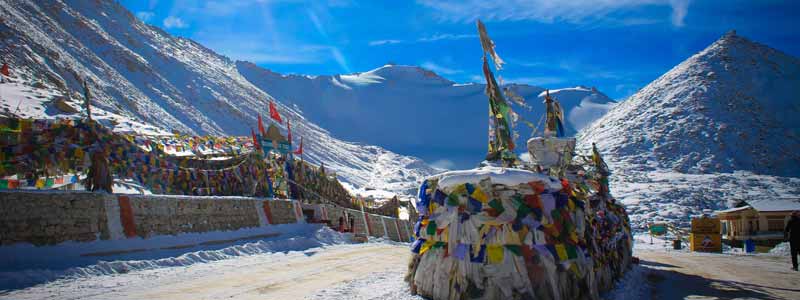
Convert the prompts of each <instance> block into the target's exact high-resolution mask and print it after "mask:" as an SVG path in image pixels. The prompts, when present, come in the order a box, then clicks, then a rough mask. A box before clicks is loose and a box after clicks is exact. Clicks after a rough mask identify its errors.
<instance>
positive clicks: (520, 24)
mask: <svg viewBox="0 0 800 300" xmlns="http://www.w3.org/2000/svg"><path fill="white" fill-rule="evenodd" d="M121 3H122V4H123V5H125V6H126V7H127V8H129V9H130V10H131V11H132V12H133V13H134V14H136V15H137V16H138V17H139V18H140V19H142V20H144V21H145V22H147V23H149V24H152V25H156V26H159V27H161V28H163V29H165V30H166V31H168V32H170V33H172V34H174V35H178V36H183V37H188V38H191V39H193V40H195V41H197V42H199V43H201V44H203V45H205V46H206V47H208V48H210V49H213V50H215V51H216V52H218V53H221V54H224V55H226V56H228V57H230V58H232V59H238V60H247V61H251V62H254V63H256V64H258V65H260V66H262V67H264V68H267V69H270V70H273V71H276V72H280V73H294V74H308V75H331V74H342V73H352V72H363V71H368V70H371V69H374V68H377V67H379V66H382V65H384V64H386V63H387V62H393V63H396V64H406V65H419V66H422V67H425V68H427V69H430V70H433V71H435V72H437V73H438V74H439V75H441V76H443V77H446V78H448V79H450V80H453V81H456V82H482V81H483V79H482V78H481V76H480V72H481V67H480V66H481V60H480V59H481V48H480V43H479V41H478V38H477V35H476V28H475V22H474V21H475V20H476V19H477V18H480V19H482V20H483V21H484V23H486V25H487V28H488V30H489V34H490V35H491V37H492V38H493V39H494V41H495V42H496V44H497V51H498V53H499V54H500V56H501V57H502V58H503V59H504V60H505V61H506V63H507V64H506V65H505V66H504V68H503V70H502V72H500V75H501V76H502V77H503V78H504V79H505V82H517V83H527V84H532V85H537V86H541V87H545V88H562V87H571V86H576V85H585V86H595V87H597V88H598V89H599V90H600V91H602V92H604V93H606V94H607V95H609V96H610V97H611V98H613V99H617V100H622V99H624V98H626V97H627V96H629V95H631V94H633V93H635V92H636V91H637V90H638V89H640V88H642V87H643V86H645V85H646V84H648V83H649V82H651V81H652V80H654V79H656V78H657V77H658V76H660V75H662V74H663V73H665V72H667V71H669V69H671V68H672V67H673V66H675V65H676V64H678V63H680V62H681V61H683V60H685V59H686V58H688V57H689V56H691V55H692V54H694V53H697V52H698V51H700V50H702V49H704V48H705V47H707V46H708V45H709V44H711V43H712V42H714V41H715V40H717V39H718V38H719V37H720V36H722V35H723V34H724V33H725V32H727V31H728V30H730V29H735V30H737V32H738V33H739V34H740V35H743V36H745V37H747V38H749V39H751V40H754V41H757V42H760V43H764V44H767V45H769V46H771V47H773V48H776V49H779V50H782V51H784V52H786V53H789V54H791V55H793V56H796V57H798V56H800V1H792V2H790V1H786V3H784V2H783V1H769V0H763V1H737V0H730V1H690V0H645V1H630V0H595V1H587V0H583V1H558V0H529V1H518V0H505V1H491V0H489V1H487V0H463V1H447V0H439V1H432V0H430V1H429V0H418V1H351V0H327V1H326V0H318V1H303V0H210V1H202V0H121ZM335 134H336V135H340V136H341V137H342V138H344V139H345V140H348V138H347V134H344V133H341V132H340V133H335ZM380 146H383V147H386V148H387V149H390V150H393V151H397V152H399V153H403V154H409V155H414V156H418V157H421V158H423V159H425V160H426V161H428V162H432V163H434V164H438V165H440V166H446V167H457V168H465V167H471V166H473V165H474V162H477V161H480V160H481V158H482V157H483V155H484V153H485V144H483V143H482V142H481V143H476V146H475V148H474V149H472V148H470V149H461V150H463V151H461V152H458V151H454V150H453V149H449V150H447V151H446V152H442V151H438V152H437V150H435V149H428V148H430V147H425V148H426V149H419V148H420V147H412V148H410V149H409V147H405V148H404V147H403V145H400V144H392V145H380ZM462 152H463V153H462ZM441 162H447V164H442V163H441Z"/></svg>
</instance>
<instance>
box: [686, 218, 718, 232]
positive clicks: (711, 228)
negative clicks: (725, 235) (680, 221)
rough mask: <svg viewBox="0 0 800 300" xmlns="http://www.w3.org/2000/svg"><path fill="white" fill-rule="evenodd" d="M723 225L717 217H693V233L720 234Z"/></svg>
mask: <svg viewBox="0 0 800 300" xmlns="http://www.w3.org/2000/svg"><path fill="white" fill-rule="evenodd" d="M721 227H722V226H721V225H720V221H719V218H717V217H708V216H702V217H699V218H693V219H692V233H702V234H720V233H721V231H720V228H721Z"/></svg>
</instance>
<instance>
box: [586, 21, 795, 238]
mask: <svg viewBox="0 0 800 300" xmlns="http://www.w3.org/2000/svg"><path fill="white" fill-rule="evenodd" d="M798 93H800V60H799V59H797V58H795V57H792V56H789V55H787V54H785V53H782V52H780V51H778V50H775V49H772V48H769V47H768V46H765V45H762V44H758V43H755V42H752V41H750V40H748V39H746V38H744V37H740V36H738V35H736V34H735V33H734V32H729V33H727V34H725V35H724V36H722V37H721V38H720V39H719V40H717V41H715V42H713V43H712V44H711V45H709V46H708V47H707V48H705V49H704V50H702V51H700V52H698V53H697V54H695V55H692V56H691V57H689V58H687V59H686V60H685V61H683V62H681V63H680V64H678V65H676V66H675V67H673V68H672V69H671V70H669V71H668V72H666V73H665V74H664V75H662V76H660V77H659V78H658V79H656V80H654V81H653V82H651V83H650V84H648V85H647V86H645V87H644V88H642V89H641V90H639V91H638V92H637V93H635V94H634V95H633V96H631V97H630V98H628V99H627V100H626V101H623V102H621V103H620V104H619V105H617V106H616V107H614V108H613V109H611V110H610V111H609V112H608V113H607V114H605V115H604V116H602V117H601V118H599V119H597V120H596V121H595V122H594V123H592V124H591V125H589V126H587V127H585V128H584V129H583V130H582V131H581V132H579V133H578V135H577V138H578V148H579V149H589V148H591V145H592V143H597V146H598V147H599V149H600V151H601V153H602V154H603V155H604V157H605V159H606V162H607V163H608V164H609V166H610V167H611V168H612V172H613V174H612V177H611V185H612V191H614V194H615V195H616V196H617V197H618V198H619V199H620V200H621V201H622V202H623V203H625V204H626V206H627V209H628V211H629V213H630V214H631V219H632V222H633V223H634V224H635V226H637V227H639V228H644V227H645V226H646V224H647V223H648V222H653V221H672V222H676V223H677V224H678V225H683V226H688V216H691V215H694V214H699V213H701V212H702V210H704V209H711V210H718V209H725V208H729V207H731V206H732V205H735V203H736V202H737V201H739V200H752V199H761V198H772V199H780V198H786V197H791V196H792V195H797V194H798V193H800V178H798V175H800V156H798V154H797V153H796V149H800V134H799V133H800V132H798V130H799V129H800V126H798V124H800V120H798V119H797V118H796V117H795V115H796V114H797V113H800V101H798V100H797V99H798V98H797V97H796V96H795V95H797V94H798ZM793 149H795V150H793ZM792 151H794V152H795V153H792Z"/></svg>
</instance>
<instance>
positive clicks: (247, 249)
mask: <svg viewBox="0 0 800 300" xmlns="http://www.w3.org/2000/svg"><path fill="white" fill-rule="evenodd" d="M278 234H280V235H278ZM213 241H229V242H219V243H217V242H213ZM347 243H350V238H349V236H348V235H343V234H340V233H338V232H335V231H333V230H330V229H329V228H327V227H322V226H321V225H311V224H285V225H275V226H269V227H266V228H250V229H240V230H236V231H217V232H207V233H186V234H179V235H175V236H153V237H150V238H148V239H141V238H133V239H123V240H114V241H109V240H106V241H95V242H88V243H79V242H67V243H63V244H59V245H57V246H44V247H36V246H33V245H30V244H15V245H12V246H6V247H0V257H2V260H0V290H2V289H15V288H24V287H29V286H32V285H36V284H40V283H42V282H47V281H52V280H62V279H75V278H85V277H98V276H99V277H102V276H115V275H119V274H124V273H129V272H133V271H144V270H154V269H163V268H176V267H187V266H191V265H195V264H199V263H208V262H213V261H221V260H229V259H234V258H237V257H243V256H252V255H258V254H265V253H282V252H292V251H305V250H307V249H311V248H317V247H322V248H324V247H327V246H331V245H339V244H347ZM125 250H135V251H133V252H125Z"/></svg>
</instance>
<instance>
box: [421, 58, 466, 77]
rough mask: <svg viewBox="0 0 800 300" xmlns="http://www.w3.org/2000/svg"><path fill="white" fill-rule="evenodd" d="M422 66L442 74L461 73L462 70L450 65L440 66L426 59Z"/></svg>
mask: <svg viewBox="0 0 800 300" xmlns="http://www.w3.org/2000/svg"><path fill="white" fill-rule="evenodd" d="M420 67H422V68H425V69H428V70H431V71H433V72H436V73H438V74H441V75H453V74H458V73H461V72H462V71H461V70H456V69H451V68H448V67H443V66H440V65H438V64H436V63H434V62H430V61H426V62H424V63H422V64H421V65H420Z"/></svg>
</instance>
